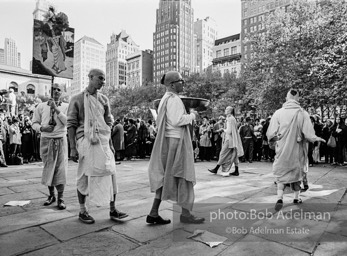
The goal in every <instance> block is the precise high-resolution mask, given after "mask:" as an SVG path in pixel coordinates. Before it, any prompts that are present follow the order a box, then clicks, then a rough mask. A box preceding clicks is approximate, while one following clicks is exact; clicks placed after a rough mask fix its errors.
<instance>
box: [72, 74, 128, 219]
mask: <svg viewBox="0 0 347 256" xmlns="http://www.w3.org/2000/svg"><path fill="white" fill-rule="evenodd" d="M88 77H89V84H88V87H87V88H86V89H85V90H84V91H83V92H81V93H79V94H77V95H76V96H74V97H73V98H72V99H71V101H70V105H69V109H68V118H67V127H68V135H69V141H70V148H71V152H70V156H71V158H72V160H73V161H75V162H77V161H78V170H77V195H78V201H79V204H80V213H79V220H80V221H82V222H83V223H86V224H92V223H94V222H95V220H94V218H93V217H92V216H90V215H89V213H88V210H87V206H86V197H87V196H89V201H90V203H94V204H96V205H98V206H100V205H104V204H108V203H109V204H110V218H111V219H112V220H118V219H123V218H125V217H127V216H128V215H127V214H126V213H123V212H120V211H118V210H117V209H116V208H115V200H116V194H117V183H116V163H115V158H114V149H113V145H112V140H111V127H112V124H113V117H112V115H111V112H110V104H109V100H108V98H107V97H106V96H105V95H103V94H101V93H99V92H98V90H100V89H101V87H102V86H104V85H105V73H104V72H103V71H102V70H100V69H92V70H91V71H90V72H89V74H88Z"/></svg>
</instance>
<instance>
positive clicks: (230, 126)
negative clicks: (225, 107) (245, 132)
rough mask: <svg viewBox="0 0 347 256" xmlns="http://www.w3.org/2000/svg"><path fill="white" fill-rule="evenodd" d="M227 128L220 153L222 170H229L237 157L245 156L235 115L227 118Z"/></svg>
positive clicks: (219, 161) (219, 162) (219, 163)
mask: <svg viewBox="0 0 347 256" xmlns="http://www.w3.org/2000/svg"><path fill="white" fill-rule="evenodd" d="M226 124H227V129H226V130H225V134H224V139H223V144H222V150H221V152H220V154H219V160H218V163H217V165H221V166H222V172H229V171H230V168H231V166H232V164H233V163H234V161H235V160H237V159H236V158H237V157H241V156H243V154H244V152H243V147H242V141H241V137H240V134H239V133H238V131H237V122H236V119H235V117H233V116H232V115H229V116H228V117H227V119H226Z"/></svg>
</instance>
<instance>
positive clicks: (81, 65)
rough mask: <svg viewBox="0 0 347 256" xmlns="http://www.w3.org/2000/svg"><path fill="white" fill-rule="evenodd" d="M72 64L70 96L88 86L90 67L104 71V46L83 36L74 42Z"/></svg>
mask: <svg viewBox="0 0 347 256" xmlns="http://www.w3.org/2000/svg"><path fill="white" fill-rule="evenodd" d="M73 65H74V69H73V80H72V82H71V89H70V92H71V96H73V95H76V94H78V93H79V92H81V91H83V90H84V89H85V88H86V87H87V86H88V82H89V79H88V73H89V71H90V70H91V69H92V68H99V69H101V70H103V71H104V72H105V47H104V46H103V45H102V44H100V43H99V42H98V41H96V40H95V39H94V38H91V37H88V36H83V37H82V38H81V39H80V40H78V41H77V42H76V43H75V51H74V64H73Z"/></svg>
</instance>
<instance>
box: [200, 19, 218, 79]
mask: <svg viewBox="0 0 347 256" xmlns="http://www.w3.org/2000/svg"><path fill="white" fill-rule="evenodd" d="M194 33H195V34H196V37H197V38H196V54H195V55H194V56H196V66H197V71H198V72H199V73H203V72H205V71H206V68H207V67H209V66H210V65H212V59H213V46H214V42H215V40H216V39H217V23H216V22H215V20H213V19H212V18H211V17H207V18H205V19H202V20H200V19H198V20H197V21H195V22H194Z"/></svg>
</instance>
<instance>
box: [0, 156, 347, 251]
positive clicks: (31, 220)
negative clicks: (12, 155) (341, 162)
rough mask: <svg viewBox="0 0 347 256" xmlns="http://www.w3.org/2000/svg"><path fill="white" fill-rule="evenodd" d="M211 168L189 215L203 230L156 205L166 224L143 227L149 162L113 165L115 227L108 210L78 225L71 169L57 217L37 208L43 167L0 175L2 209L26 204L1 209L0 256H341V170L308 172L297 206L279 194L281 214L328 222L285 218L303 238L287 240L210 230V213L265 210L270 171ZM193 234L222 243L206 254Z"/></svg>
mask: <svg viewBox="0 0 347 256" xmlns="http://www.w3.org/2000/svg"><path fill="white" fill-rule="evenodd" d="M215 164H216V162H215V161H211V162H197V163H196V164H195V165H196V178H197V184H196V186H195V195H196V206H195V208H194V213H195V214H196V215H198V216H206V218H207V219H206V225H188V224H182V223H179V221H177V216H179V213H177V212H176V210H175V209H176V207H173V205H172V204H171V203H169V202H163V203H162V204H161V207H160V210H161V211H160V214H161V215H162V216H163V217H166V218H171V219H172V220H173V223H171V224H169V225H165V226H153V225H148V224H146V222H145V219H146V215H147V214H148V212H149V210H150V208H151V205H152V200H153V194H151V193H150V191H149V183H148V175H147V166H148V160H135V161H125V162H122V163H121V165H117V179H118V186H119V194H118V195H117V208H118V209H119V210H121V211H125V212H127V213H128V214H129V218H127V219H125V220H124V221H118V222H115V221H112V220H110V219H109V210H108V206H104V207H99V208H97V207H95V206H94V207H93V206H90V207H89V212H90V214H91V215H92V216H93V217H94V218H95V220H96V222H95V224H92V225H87V224H84V223H81V222H80V221H79V220H78V212H79V205H78V201H77V196H76V186H75V176H76V169H77V164H76V163H73V162H71V161H70V162H69V173H68V184H67V186H66V190H65V196H64V198H65V203H66V205H67V209H66V210H63V211H59V210H58V209H57V208H56V203H54V204H52V205H50V206H47V207H45V206H42V204H43V202H44V201H45V199H46V198H47V192H48V191H47V188H46V187H44V186H43V185H41V184H40V178H41V170H42V163H32V164H28V165H22V166H10V167H8V168H1V169H0V203H1V205H2V206H3V205H4V204H5V203H7V202H8V201H13V200H30V201H31V202H30V204H28V205H25V206H23V207H19V206H16V207H1V208H0V255H1V256H7V255H35V256H38V255H50V256H53V255H100V256H101V255H247V256H248V255H315V256H316V255H347V196H346V187H347V168H346V167H334V166H330V165H324V164H319V165H317V166H315V167H312V168H310V171H309V175H308V177H309V185H310V190H308V191H307V192H305V193H302V195H301V197H302V199H303V204H301V205H294V204H293V203H292V200H293V195H292V192H290V191H289V189H286V192H285V195H284V208H283V211H284V212H289V211H290V210H292V209H294V210H295V209H296V210H298V209H304V210H305V211H319V210H322V211H323V210H324V211H325V212H329V214H331V215H329V216H331V218H327V219H317V218H313V217H312V218H309V219H305V220H302V221H301V222H299V225H298V221H297V220H294V219H290V218H289V219H288V220H286V225H289V226H291V227H294V226H299V227H305V228H306V229H307V230H309V234H307V233H302V234H297V233H295V234H294V235H293V234H286V237H285V238H283V237H281V236H276V235H275V236H274V235H268V234H266V233H265V234H264V233H259V234H256V233H250V232H246V233H244V232H241V233H235V234H233V235H230V232H229V233H227V232H226V229H225V227H226V225H227V223H228V222H220V223H219V224H221V225H222V228H221V227H219V229H218V228H215V229H213V223H211V221H210V220H211V219H209V216H210V217H211V211H216V210H217V209H224V210H225V209H229V210H230V211H231V210H232V209H233V210H235V209H237V210H238V211H243V212H247V211H249V210H250V208H254V209H259V210H261V209H264V206H265V205H266V203H270V206H271V207H270V208H273V205H274V203H275V202H276V196H275V194H276V187H275V185H274V178H273V175H272V172H271V163H269V162H253V163H241V164H240V170H241V171H240V176H238V177H222V176H220V175H213V174H211V173H209V172H208V171H207V169H208V168H212V167H214V165H215ZM204 207H205V208H204ZM305 207H306V208H305ZM310 207H311V208H314V209H309V208H310ZM274 214H276V213H274ZM277 214H278V213H277ZM174 216H176V217H174ZM175 219H176V220H175ZM217 224H218V223H217ZM217 224H216V225H217ZM234 224H235V222H234ZM257 224H260V226H263V227H264V225H267V226H269V227H271V226H272V227H273V225H276V223H275V224H274V221H273V220H272V219H264V218H263V219H262V220H259V222H258V223H257ZM258 226H259V225H258ZM229 228H230V227H229ZM196 229H202V230H208V231H210V232H212V231H215V232H212V233H214V234H218V235H220V236H224V237H226V238H228V239H227V240H226V241H224V242H223V243H222V244H220V245H218V246H216V247H214V248H210V247H209V246H208V245H206V244H204V243H202V242H198V241H195V240H193V239H191V238H187V236H189V235H192V233H193V232H194V231H195V230H196ZM223 229H224V230H223ZM229 230H230V229H229ZM223 231H224V235H223Z"/></svg>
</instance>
